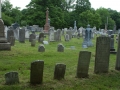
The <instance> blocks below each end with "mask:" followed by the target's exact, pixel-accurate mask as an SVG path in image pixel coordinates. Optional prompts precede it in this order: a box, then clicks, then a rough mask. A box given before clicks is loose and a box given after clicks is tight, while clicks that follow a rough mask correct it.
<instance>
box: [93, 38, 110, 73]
mask: <svg viewBox="0 0 120 90" xmlns="http://www.w3.org/2000/svg"><path fill="white" fill-rule="evenodd" d="M109 56H110V37H97V41H96V55H95V67H94V72H95V73H96V74H97V73H107V72H108V69H109Z"/></svg>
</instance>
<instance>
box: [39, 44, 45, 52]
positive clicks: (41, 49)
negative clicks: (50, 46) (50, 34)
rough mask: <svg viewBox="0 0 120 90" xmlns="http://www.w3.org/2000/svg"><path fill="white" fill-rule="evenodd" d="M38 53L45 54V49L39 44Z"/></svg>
mask: <svg viewBox="0 0 120 90" xmlns="http://www.w3.org/2000/svg"><path fill="white" fill-rule="evenodd" d="M38 52H45V47H44V45H43V44H40V45H39V47H38Z"/></svg>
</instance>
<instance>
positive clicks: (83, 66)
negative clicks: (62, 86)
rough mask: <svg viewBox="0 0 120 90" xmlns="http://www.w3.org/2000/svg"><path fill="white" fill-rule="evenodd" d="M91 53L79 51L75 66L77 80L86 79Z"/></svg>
mask: <svg viewBox="0 0 120 90" xmlns="http://www.w3.org/2000/svg"><path fill="white" fill-rule="evenodd" d="M90 58H91V52H89V51H80V52H79V58H78V65H77V74H76V77H77V78H87V77H88V70H89V64H90Z"/></svg>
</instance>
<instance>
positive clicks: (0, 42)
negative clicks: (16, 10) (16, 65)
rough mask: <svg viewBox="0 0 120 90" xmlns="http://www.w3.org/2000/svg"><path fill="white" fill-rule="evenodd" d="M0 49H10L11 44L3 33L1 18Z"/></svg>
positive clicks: (0, 20)
mask: <svg viewBox="0 0 120 90" xmlns="http://www.w3.org/2000/svg"><path fill="white" fill-rule="evenodd" d="M0 50H11V45H10V43H8V42H7V39H6V38H5V35H4V23H3V21H2V19H0Z"/></svg>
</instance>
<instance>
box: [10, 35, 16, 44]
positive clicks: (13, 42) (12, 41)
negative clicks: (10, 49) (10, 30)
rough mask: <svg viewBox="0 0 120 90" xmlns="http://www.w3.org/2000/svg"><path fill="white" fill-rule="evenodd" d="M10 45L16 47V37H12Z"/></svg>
mask: <svg viewBox="0 0 120 90" xmlns="http://www.w3.org/2000/svg"><path fill="white" fill-rule="evenodd" d="M10 45H11V46H14V45H15V37H14V36H10Z"/></svg>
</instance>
